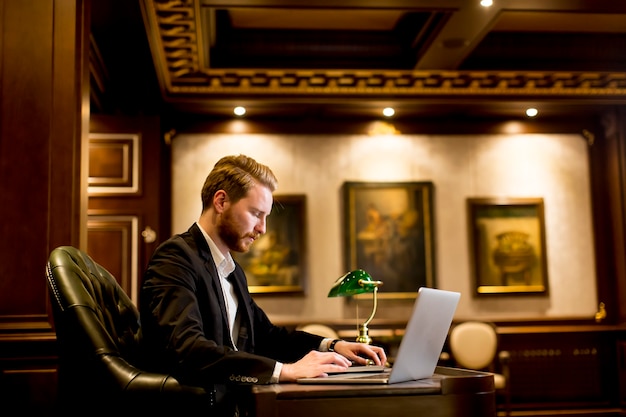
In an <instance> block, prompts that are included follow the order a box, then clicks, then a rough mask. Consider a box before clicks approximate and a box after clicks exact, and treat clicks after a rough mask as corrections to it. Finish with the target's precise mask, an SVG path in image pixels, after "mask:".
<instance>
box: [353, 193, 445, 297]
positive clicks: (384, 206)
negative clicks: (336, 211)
mask: <svg viewBox="0 0 626 417" xmlns="http://www.w3.org/2000/svg"><path fill="white" fill-rule="evenodd" d="M433 194H434V186H433V184H432V183H431V182H346V183H344V185H343V195H344V199H343V202H344V228H345V230H344V232H345V233H344V235H345V266H346V269H347V270H354V269H363V270H365V271H366V272H368V273H369V274H370V275H371V276H372V278H373V279H374V280H378V281H383V285H382V287H381V288H380V291H379V293H378V295H379V298H414V297H415V296H416V294H417V290H418V288H419V287H422V286H428V287H435V284H436V282H435V281H436V279H435V245H434V241H435V233H434V210H433V198H434V195H433Z"/></svg>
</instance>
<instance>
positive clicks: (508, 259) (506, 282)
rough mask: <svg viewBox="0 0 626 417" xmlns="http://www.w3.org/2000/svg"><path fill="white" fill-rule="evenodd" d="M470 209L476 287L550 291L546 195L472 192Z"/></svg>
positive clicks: (478, 291) (497, 290) (481, 289)
mask: <svg viewBox="0 0 626 417" xmlns="http://www.w3.org/2000/svg"><path fill="white" fill-rule="evenodd" d="M467 213H468V227H469V247H470V260H471V263H472V268H471V270H472V275H473V281H474V286H475V293H476V294H477V295H483V294H485V295H486V294H547V292H548V270H547V253H546V238H545V224H544V204H543V199H542V198H469V199H467Z"/></svg>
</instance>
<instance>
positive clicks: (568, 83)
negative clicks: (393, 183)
mask: <svg viewBox="0 0 626 417" xmlns="http://www.w3.org/2000/svg"><path fill="white" fill-rule="evenodd" d="M142 6H143V12H144V20H145V22H146V27H147V31H148V37H149V40H150V45H151V48H152V54H153V57H154V61H155V65H156V67H157V73H158V75H159V82H160V84H161V88H162V90H163V93H164V97H165V98H166V99H176V98H180V97H187V98H189V97H192V98H202V97H207V98H210V97H223V96H230V97H232V96H245V97H275V96H281V97H298V96H307V97H312V96H313V97H328V98H342V97H357V98H358V97H376V98H385V97H394V98H416V97H433V96H436V97H442V98H445V97H458V96H461V97H472V96H475V97H491V98H495V99H497V98H504V97H515V98H520V99H524V98H534V99H548V98H556V99H558V98H564V99H577V98H580V99H585V100H588V99H596V100H601V101H608V102H622V101H626V73H602V72H583V73H581V72H517V71H514V72H500V71H498V72H489V71H468V72H465V71H417V70H407V71H399V70H371V71H370V70H358V69H354V70H317V69H316V70H309V69H289V70H283V69H279V70H276V69H262V68H258V69H257V68H255V69H238V68H228V69H215V68H210V67H209V65H208V57H207V52H206V51H207V50H208V49H207V48H206V46H205V45H204V44H205V43H206V42H207V40H206V39H205V37H206V35H205V34H204V32H203V28H202V25H203V24H205V25H206V24H208V23H207V22H206V21H205V22H203V19H202V17H201V12H200V7H201V5H200V0H144V1H143V3H142Z"/></svg>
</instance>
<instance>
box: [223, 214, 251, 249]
mask: <svg viewBox="0 0 626 417" xmlns="http://www.w3.org/2000/svg"><path fill="white" fill-rule="evenodd" d="M217 232H218V233H219V235H220V238H221V239H222V240H223V241H224V243H225V244H226V246H228V249H230V250H232V251H235V252H248V250H250V246H251V245H250V244H248V243H247V240H244V239H246V238H250V237H252V238H256V237H257V235H256V234H251V233H246V234H244V235H240V234H239V232H238V230H237V223H236V222H235V220H234V219H233V216H232V212H231V211H230V210H225V211H224V212H223V213H222V216H221V222H220V223H219V224H218V225H217Z"/></svg>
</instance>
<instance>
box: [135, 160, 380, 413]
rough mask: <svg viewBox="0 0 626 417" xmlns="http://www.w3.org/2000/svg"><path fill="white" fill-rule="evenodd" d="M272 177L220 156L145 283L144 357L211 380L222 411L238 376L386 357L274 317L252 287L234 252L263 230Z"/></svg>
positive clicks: (293, 372)
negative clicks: (192, 218)
mask: <svg viewBox="0 0 626 417" xmlns="http://www.w3.org/2000/svg"><path fill="white" fill-rule="evenodd" d="M276 184H277V180H276V177H275V176H274V174H273V173H272V171H271V170H270V169H269V168H268V167H267V166H265V165H262V164H259V163H257V162H256V161H255V160H253V159H252V158H249V157H247V156H244V155H239V156H227V157H224V158H222V159H221V160H219V161H218V162H217V163H216V164H215V167H214V168H213V170H212V171H211V172H210V173H209V175H208V177H207V179H206V181H205V183H204V186H203V188H202V213H201V215H200V218H199V220H198V221H197V222H196V223H194V224H193V225H192V226H191V228H189V230H188V231H187V232H185V233H182V234H179V235H176V236H174V237H172V238H170V239H169V240H167V241H166V242H164V243H163V244H161V245H160V246H159V247H158V248H157V250H156V251H155V253H154V255H153V256H152V259H151V260H150V262H149V265H148V268H147V270H146V274H145V277H144V283H143V286H142V290H141V299H140V310H141V322H142V331H143V345H144V346H145V348H146V352H147V357H148V358H149V359H148V361H149V362H150V363H151V365H152V367H153V368H154V369H155V370H157V369H158V370H160V371H165V372H170V373H172V374H173V375H175V376H176V377H177V378H179V379H180V380H181V381H183V382H186V383H190V384H196V385H203V386H206V387H209V388H210V389H212V390H213V392H214V393H215V395H216V402H217V404H218V408H219V412H220V413H221V414H223V415H229V414H230V415H232V414H231V412H232V411H233V410H234V407H235V406H234V401H233V400H231V399H232V397H233V395H231V394H232V392H234V390H235V389H236V387H237V386H239V385H242V384H270V383H279V382H294V381H296V379H298V378H300V377H314V376H323V375H324V374H325V373H327V372H331V371H341V370H343V369H345V368H347V367H348V366H350V364H351V361H353V362H355V363H359V364H365V363H366V361H367V360H371V361H373V362H374V363H375V364H377V365H381V364H384V363H385V362H386V355H385V352H384V350H383V349H382V348H380V347H377V346H369V345H365V344H361V343H356V342H346V341H343V340H329V339H325V338H323V337H321V336H317V335H313V334H310V333H305V332H300V331H289V330H287V329H286V328H283V327H278V326H274V325H273V324H272V323H271V321H270V320H269V318H268V317H267V315H266V314H265V313H264V312H263V310H261V308H260V307H259V306H258V305H257V304H256V303H255V302H254V300H253V299H252V297H251V296H250V293H249V292H248V288H247V282H246V277H245V274H244V271H243V269H242V268H241V266H239V265H238V264H237V263H236V262H235V261H234V260H233V258H232V257H231V254H230V252H231V251H237V252H246V251H248V250H249V249H250V246H251V245H252V243H253V242H254V240H255V239H257V238H258V237H259V236H260V235H261V234H263V233H265V230H266V227H265V221H266V217H267V216H268V215H269V213H270V211H271V208H272V200H273V198H272V193H273V191H274V190H275V189H276ZM216 411H217V410H216Z"/></svg>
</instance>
